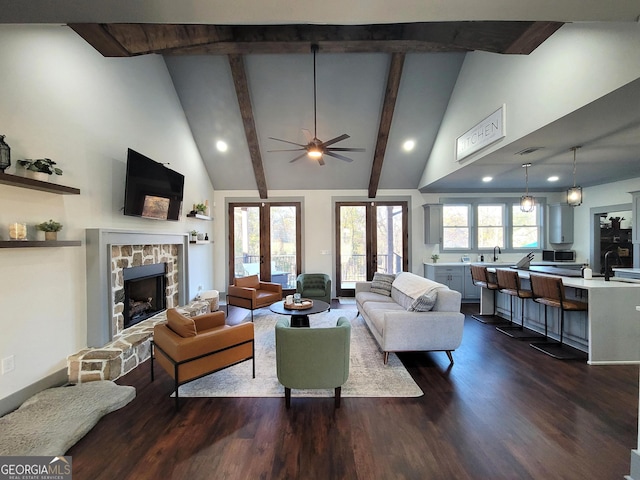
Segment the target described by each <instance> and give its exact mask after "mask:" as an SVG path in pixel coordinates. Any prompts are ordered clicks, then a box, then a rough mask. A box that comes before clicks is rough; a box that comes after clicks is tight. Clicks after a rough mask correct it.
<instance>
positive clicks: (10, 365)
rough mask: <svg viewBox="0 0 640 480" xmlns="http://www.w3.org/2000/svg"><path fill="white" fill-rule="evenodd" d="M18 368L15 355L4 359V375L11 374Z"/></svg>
mask: <svg viewBox="0 0 640 480" xmlns="http://www.w3.org/2000/svg"><path fill="white" fill-rule="evenodd" d="M14 368H16V364H15V359H14V356H13V355H10V356H8V357H6V358H3V359H2V374H3V375H4V374H5V373H9V372H10V371H12V370H13V369H14Z"/></svg>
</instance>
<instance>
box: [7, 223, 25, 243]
mask: <svg viewBox="0 0 640 480" xmlns="http://www.w3.org/2000/svg"><path fill="white" fill-rule="evenodd" d="M9 238H10V239H11V240H26V239H27V224H26V223H22V222H14V223H10V224H9Z"/></svg>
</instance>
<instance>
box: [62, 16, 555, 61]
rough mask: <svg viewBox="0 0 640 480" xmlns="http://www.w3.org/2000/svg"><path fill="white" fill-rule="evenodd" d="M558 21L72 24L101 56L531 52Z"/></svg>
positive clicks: (553, 30) (552, 29)
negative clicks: (312, 47) (315, 47)
mask: <svg viewBox="0 0 640 480" xmlns="http://www.w3.org/2000/svg"><path fill="white" fill-rule="evenodd" d="M561 25H562V24H561V23H557V22H433V23H424V22H423V23H408V24H387V25H180V24H72V25H70V26H71V28H73V29H74V30H75V31H76V32H78V33H79V34H80V35H81V36H82V37H83V38H84V39H85V40H86V41H87V42H89V43H91V44H92V45H94V47H95V48H96V49H98V50H99V51H100V52H105V53H103V54H104V55H105V56H123V55H124V56H127V54H128V55H143V54H148V53H158V54H165V55H166V54H172V55H195V54H203V55H204V54H208V55H248V54H254V53H255V54H264V53H308V51H309V46H310V45H311V44H318V45H319V46H320V49H321V50H322V51H323V52H330V53H354V52H388V53H395V52H451V51H469V50H481V51H488V52H495V53H512V54H514V53H530V52H531V51H533V49H535V48H536V47H537V46H538V45H540V43H542V42H543V41H544V40H545V39H546V38H547V37H548V36H549V35H551V34H552V33H553V32H555V31H556V30H557V29H558V28H559V27H560V26H561Z"/></svg>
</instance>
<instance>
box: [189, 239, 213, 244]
mask: <svg viewBox="0 0 640 480" xmlns="http://www.w3.org/2000/svg"><path fill="white" fill-rule="evenodd" d="M189 243H190V244H192V245H205V244H207V243H211V240H195V241H194V240H189Z"/></svg>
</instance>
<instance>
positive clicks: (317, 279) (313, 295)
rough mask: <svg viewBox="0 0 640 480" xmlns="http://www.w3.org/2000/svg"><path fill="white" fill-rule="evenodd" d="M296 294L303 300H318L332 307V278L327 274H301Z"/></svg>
mask: <svg viewBox="0 0 640 480" xmlns="http://www.w3.org/2000/svg"><path fill="white" fill-rule="evenodd" d="M296 292H297V293H299V294H300V295H301V296H302V298H310V299H312V300H313V299H318V300H322V301H323V302H327V303H328V304H329V305H331V277H329V275H327V274H326V273H301V274H300V275H298V278H297V279H296Z"/></svg>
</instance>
